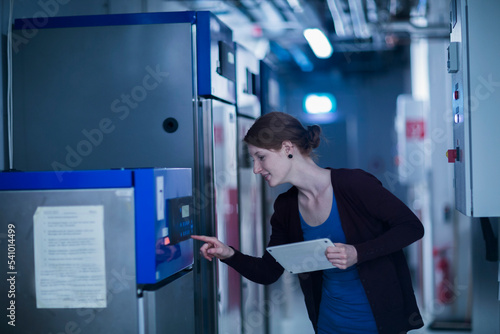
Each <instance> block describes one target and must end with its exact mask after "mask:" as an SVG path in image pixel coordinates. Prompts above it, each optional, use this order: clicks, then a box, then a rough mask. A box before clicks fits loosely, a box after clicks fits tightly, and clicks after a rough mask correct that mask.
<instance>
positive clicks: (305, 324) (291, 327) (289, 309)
mask: <svg viewBox="0 0 500 334" xmlns="http://www.w3.org/2000/svg"><path fill="white" fill-rule="evenodd" d="M289 282H291V283H289V286H288V287H285V286H286V284H284V285H282V286H281V287H280V289H282V290H284V291H288V292H290V293H286V294H287V295H288V297H289V298H290V300H291V302H290V301H287V302H285V303H283V304H282V305H281V307H280V310H279V311H278V312H275V314H274V315H273V319H274V320H271V321H272V323H271V326H270V327H271V334H282V333H287V334H314V331H313V329H312V326H311V322H310V321H309V318H308V317H307V311H306V308H305V305H304V300H303V296H302V293H301V291H300V288H298V286H295V283H294V281H289ZM409 334H470V332H468V331H445V330H430V329H427V328H423V329H419V330H414V331H411V332H409Z"/></svg>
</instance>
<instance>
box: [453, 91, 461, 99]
mask: <svg viewBox="0 0 500 334" xmlns="http://www.w3.org/2000/svg"><path fill="white" fill-rule="evenodd" d="M453 97H454V98H455V100H458V98H459V97H460V93H459V92H458V90H456V91H455V92H454V93H453Z"/></svg>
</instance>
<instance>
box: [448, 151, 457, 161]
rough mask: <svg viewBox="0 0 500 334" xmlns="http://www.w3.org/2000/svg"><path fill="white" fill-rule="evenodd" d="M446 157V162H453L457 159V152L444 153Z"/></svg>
mask: <svg viewBox="0 0 500 334" xmlns="http://www.w3.org/2000/svg"><path fill="white" fill-rule="evenodd" d="M446 157H447V158H448V162H455V161H456V159H457V150H448V151H446Z"/></svg>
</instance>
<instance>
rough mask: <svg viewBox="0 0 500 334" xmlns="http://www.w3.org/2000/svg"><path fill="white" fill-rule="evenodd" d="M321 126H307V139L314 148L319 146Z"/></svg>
mask: <svg viewBox="0 0 500 334" xmlns="http://www.w3.org/2000/svg"><path fill="white" fill-rule="evenodd" d="M320 134H321V128H320V127H319V126H318V125H311V126H308V127H307V139H308V140H309V145H310V147H311V148H312V149H315V148H317V147H318V146H319V142H320Z"/></svg>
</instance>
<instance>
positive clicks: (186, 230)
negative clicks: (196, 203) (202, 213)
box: [165, 196, 194, 245]
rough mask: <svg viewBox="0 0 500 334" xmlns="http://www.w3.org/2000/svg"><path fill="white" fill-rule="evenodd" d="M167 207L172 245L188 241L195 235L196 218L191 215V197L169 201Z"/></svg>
mask: <svg viewBox="0 0 500 334" xmlns="http://www.w3.org/2000/svg"><path fill="white" fill-rule="evenodd" d="M166 201H167V203H166V204H167V205H166V206H165V209H166V210H167V212H166V215H165V216H166V218H167V226H168V231H169V233H168V234H169V235H168V237H169V239H170V244H171V245H175V244H177V243H179V242H181V241H184V240H187V239H189V238H190V237H191V235H192V234H193V233H194V221H193V220H194V217H193V216H192V215H191V212H192V209H191V208H192V205H193V204H192V203H193V198H192V197H191V196H187V197H178V198H170V199H167V200H166Z"/></svg>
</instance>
